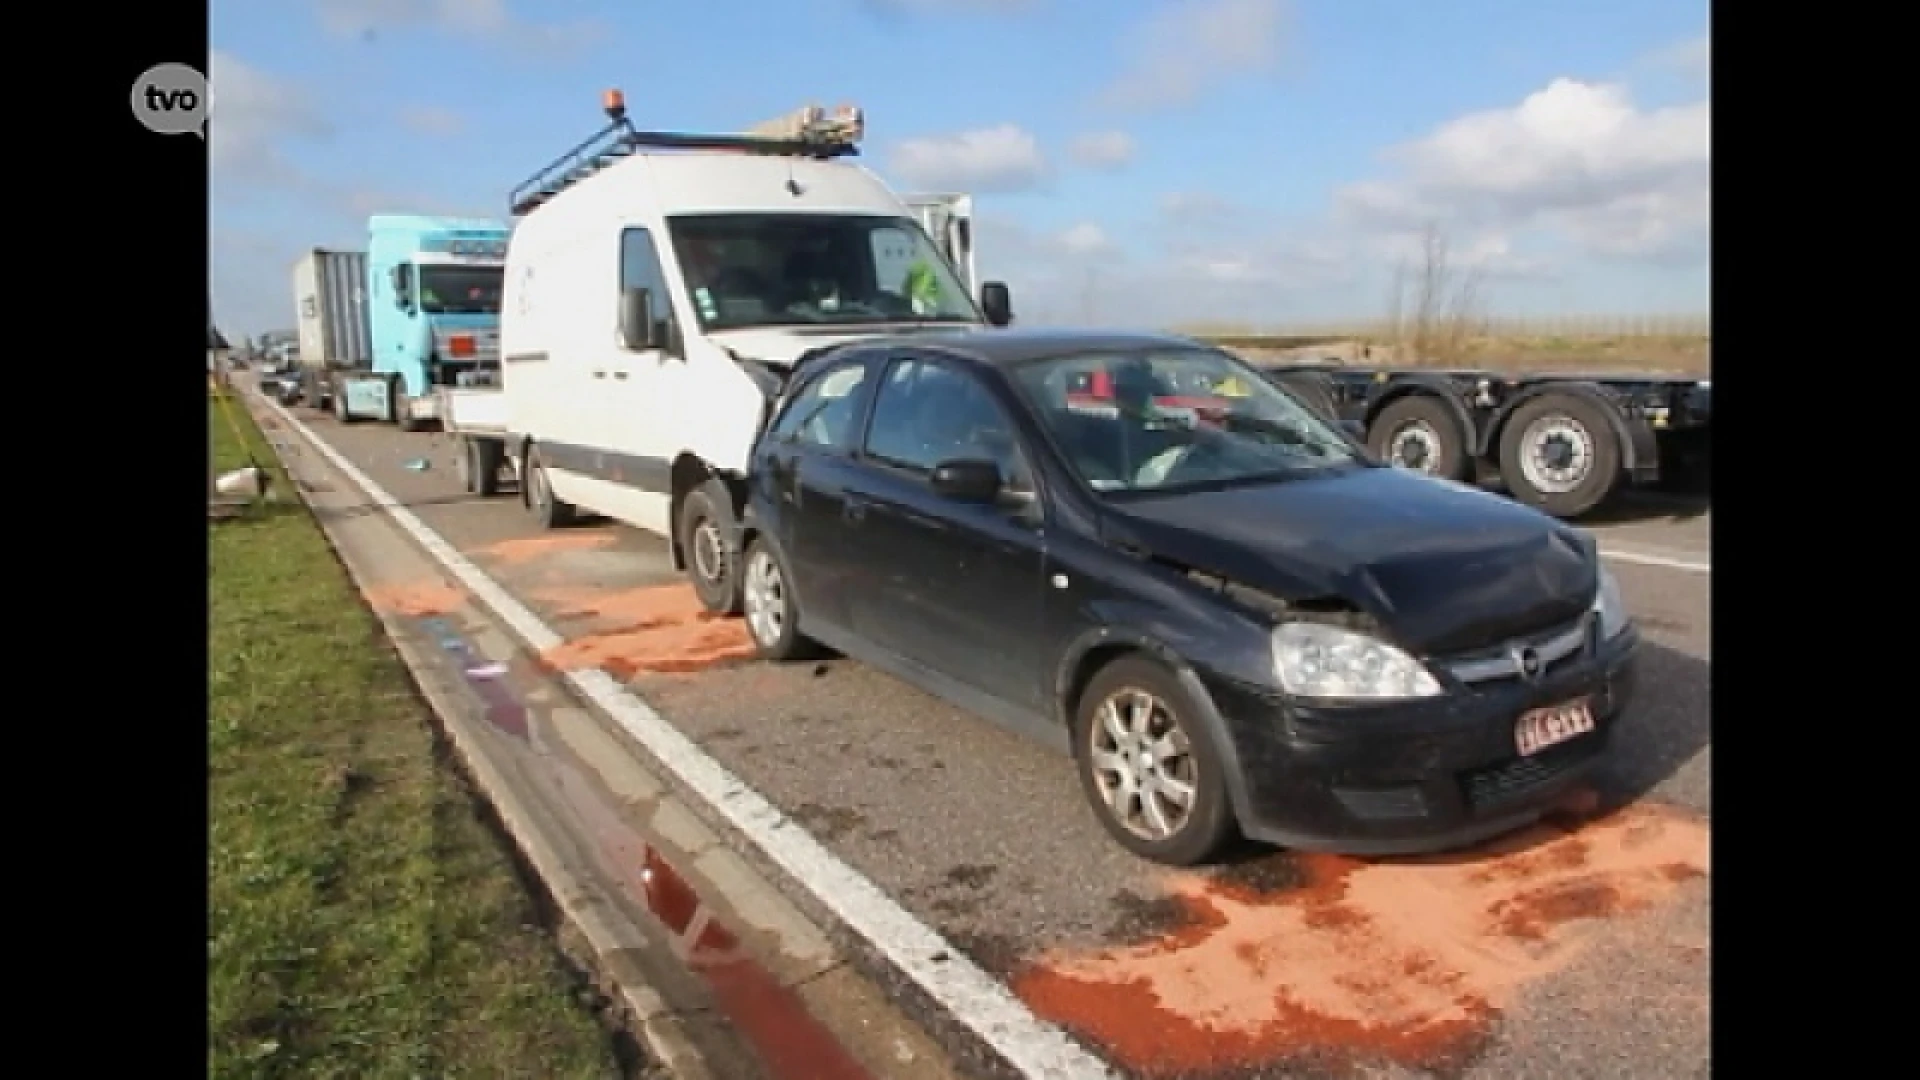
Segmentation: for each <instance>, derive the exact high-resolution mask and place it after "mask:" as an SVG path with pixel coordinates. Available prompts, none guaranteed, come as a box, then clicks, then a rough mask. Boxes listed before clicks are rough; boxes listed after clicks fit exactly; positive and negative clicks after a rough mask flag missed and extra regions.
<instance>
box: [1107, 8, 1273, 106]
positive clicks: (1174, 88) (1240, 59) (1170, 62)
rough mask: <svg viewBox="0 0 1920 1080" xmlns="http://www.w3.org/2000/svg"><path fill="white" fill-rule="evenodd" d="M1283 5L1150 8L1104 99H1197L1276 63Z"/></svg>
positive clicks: (1139, 102)
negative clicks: (1215, 87)
mask: <svg viewBox="0 0 1920 1080" xmlns="http://www.w3.org/2000/svg"><path fill="white" fill-rule="evenodd" d="M1290 16H1291V6H1290V4H1289V3H1288V0H1194V2H1192V3H1180V4H1166V5H1162V6H1160V7H1159V8H1158V9H1156V10H1155V11H1154V12H1153V14H1151V15H1148V16H1147V17H1146V19H1145V20H1144V21H1143V22H1142V23H1141V24H1140V26H1139V27H1138V28H1136V30H1135V31H1134V33H1133V35H1132V39H1131V41H1130V43H1129V47H1128V48H1129V53H1130V56H1129V62H1128V63H1127V65H1126V66H1125V67H1124V68H1123V69H1122V71H1121V73H1120V75H1119V77H1118V78H1116V79H1115V80H1114V81H1113V82H1112V83H1111V84H1109V85H1108V86H1107V88H1106V90H1105V91H1104V92H1103V93H1102V95H1101V96H1102V99H1103V100H1104V101H1105V102H1106V103H1107V104H1108V105H1111V106H1114V107H1117V108H1142V109H1144V108H1161V107H1166V106H1172V105H1185V104H1190V103H1191V102H1193V101H1195V100H1197V99H1198V98H1199V97H1200V96H1201V95H1202V94H1204V93H1205V92H1206V91H1207V90H1209V89H1211V88H1212V87H1213V86H1214V85H1215V84H1217V83H1221V82H1225V81H1227V80H1230V79H1233V78H1237V77H1240V76H1245V75H1256V74H1262V73H1265V72H1269V71H1272V70H1274V69H1275V68H1277V67H1278V66H1279V64H1280V60H1281V58H1282V55H1283V52H1284V48H1283V46H1284V37H1285V31H1286V29H1287V24H1288V23H1289V21H1290Z"/></svg>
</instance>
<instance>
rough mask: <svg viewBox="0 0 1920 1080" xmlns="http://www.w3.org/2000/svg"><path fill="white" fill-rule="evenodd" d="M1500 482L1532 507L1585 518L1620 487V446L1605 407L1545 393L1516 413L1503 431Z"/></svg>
mask: <svg viewBox="0 0 1920 1080" xmlns="http://www.w3.org/2000/svg"><path fill="white" fill-rule="evenodd" d="M1500 479H1501V481H1502V482H1503V483H1505V484H1506V486H1507V490H1508V491H1509V492H1511V493H1512V495H1513V497H1514V498H1516V499H1518V500H1519V501H1521V502H1523V503H1526V504H1527V505H1529V506H1533V507H1536V508H1538V509H1541V510H1544V511H1546V512H1547V513H1549V514H1552V515H1553V516H1554V517H1559V518H1574V517H1579V516H1580V515H1581V514H1584V513H1586V512H1587V511H1589V510H1592V509H1593V508H1594V507H1596V506H1599V505H1600V504H1601V503H1602V502H1604V501H1606V498H1607V496H1609V495H1611V494H1613V489H1614V488H1615V487H1617V486H1619V483H1620V444H1619V442H1618V441H1617V440H1616V439H1615V437H1614V434H1613V427H1612V426H1611V425H1610V424H1609V423H1608V422H1607V415H1606V413H1605V412H1603V411H1602V407H1601V406H1600V405H1598V404H1596V403H1595V402H1592V401H1589V400H1587V399H1586V398H1584V397H1579V396H1576V395H1573V394H1543V395H1541V396H1540V397H1537V398H1535V399H1533V400H1532V401H1529V402H1527V403H1526V404H1524V405H1522V406H1520V407H1519V408H1518V409H1515V410H1514V412H1513V415H1512V416H1510V417H1508V418H1507V422H1506V424H1505V426H1504V427H1503V428H1502V429H1501V432H1500Z"/></svg>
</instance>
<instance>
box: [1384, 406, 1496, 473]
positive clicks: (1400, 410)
mask: <svg viewBox="0 0 1920 1080" xmlns="http://www.w3.org/2000/svg"><path fill="white" fill-rule="evenodd" d="M1367 449H1368V450H1370V451H1372V453H1373V456H1374V457H1377V458H1379V459H1380V460H1381V461H1384V462H1386V463H1387V464H1389V465H1394V466H1397V467H1399V468H1402V469H1409V470H1412V471H1413V472H1418V473H1424V474H1425V475H1427V476H1433V477H1438V478H1439V479H1442V480H1452V481H1454V482H1455V483H1465V482H1466V481H1467V479H1468V477H1470V476H1471V475H1472V474H1473V463H1472V461H1471V460H1470V459H1469V456H1468V453H1467V436H1466V433H1465V432H1464V431H1461V430H1460V421H1459V419H1458V418H1457V417H1455V416H1454V415H1453V411H1452V410H1451V409H1448V408H1447V406H1446V403H1445V402H1443V401H1441V400H1440V399H1439V398H1436V397H1432V396H1431V395H1428V394H1413V395H1411V396H1408V397H1403V398H1401V399H1399V400H1398V401H1395V402H1393V403H1391V404H1389V405H1388V406H1387V407H1386V408H1384V409H1382V410H1380V414H1379V415H1378V416H1375V417H1374V418H1373V423H1371V424H1369V425H1367Z"/></svg>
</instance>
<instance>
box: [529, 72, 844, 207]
mask: <svg viewBox="0 0 1920 1080" xmlns="http://www.w3.org/2000/svg"><path fill="white" fill-rule="evenodd" d="M601 107H602V108H603V109H604V110H605V112H606V114H607V117H608V119H609V121H611V122H610V123H608V124H607V126H606V127H604V128H601V129H600V130H599V131H597V132H595V133H594V134H593V135H592V136H591V137H589V138H588V139H587V140H586V141H585V142H583V143H581V144H580V145H578V146H576V147H574V148H573V149H571V150H569V151H567V152H566V153H564V154H562V155H560V156H559V157H558V158H555V159H554V160H553V162H552V163H551V164H549V165H548V166H547V167H546V168H544V169H541V170H540V171H539V172H537V173H534V174H533V176H532V177H530V178H529V179H528V180H527V182H526V183H524V184H521V185H520V186H519V187H516V188H514V189H513V191H512V192H511V193H510V194H509V195H508V197H507V202H508V208H509V210H510V211H511V212H512V213H513V214H514V215H515V216H519V215H522V214H527V213H531V212H532V211H534V210H535V209H537V208H538V207H539V206H540V205H541V204H543V203H545V202H546V201H547V200H549V199H551V198H553V197H554V196H555V195H558V194H560V193H561V192H562V191H565V190H566V189H567V188H569V187H572V186H573V185H574V184H577V183H579V182H580V181H582V180H585V179H586V178H587V177H589V176H592V175H594V174H596V173H598V172H600V171H601V170H602V169H605V168H607V167H609V166H611V165H614V164H617V163H619V162H620V161H623V160H625V159H626V158H629V157H631V156H633V155H634V154H636V153H639V152H641V151H644V150H730V151H734V152H736V153H745V154H769V155H774V156H783V157H806V158H814V159H817V160H823V161H824V160H828V159H832V158H839V157H850V156H852V155H855V154H858V153H859V152H860V148H859V147H858V146H856V145H855V144H856V143H858V142H859V141H860V138H861V137H862V136H863V135H865V134H866V117H865V115H864V114H863V113H862V112H861V110H860V109H859V108H857V107H855V106H852V105H842V106H840V107H839V108H836V109H834V110H832V111H831V112H829V111H828V110H826V109H822V108H821V107H819V106H818V105H809V106H806V107H805V108H802V109H796V110H795V111H793V112H791V113H789V114H787V115H786V116H782V117H777V118H775V119H773V120H769V121H767V122H765V123H762V124H756V125H754V126H753V127H751V128H749V129H748V130H747V132H746V133H745V134H739V135H694V134H688V133H685V132H673V131H639V130H637V129H635V128H634V126H633V122H632V121H631V120H629V119H627V101H626V97H625V96H624V95H623V94H621V92H620V91H618V90H609V91H607V93H606V97H605V99H604V101H603V102H602V106H601Z"/></svg>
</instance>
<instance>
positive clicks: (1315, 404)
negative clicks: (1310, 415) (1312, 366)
mask: <svg viewBox="0 0 1920 1080" xmlns="http://www.w3.org/2000/svg"><path fill="white" fill-rule="evenodd" d="M1274 381H1275V382H1278V383H1279V384H1280V387H1281V389H1283V390H1285V391H1287V392H1288V393H1290V394H1292V395H1293V396H1294V397H1296V398H1299V399H1300V404H1302V405H1305V406H1306V407H1307V408H1309V409H1311V410H1313V412H1314V415H1316V416H1318V417H1320V419H1322V420H1325V421H1326V422H1327V423H1329V424H1338V423H1339V422H1340V406H1339V405H1337V404H1336V403H1335V401H1334V394H1333V380H1332V379H1331V378H1329V377H1328V376H1327V374H1326V373H1325V372H1323V371H1282V372H1278V373H1276V374H1275V375H1274Z"/></svg>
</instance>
